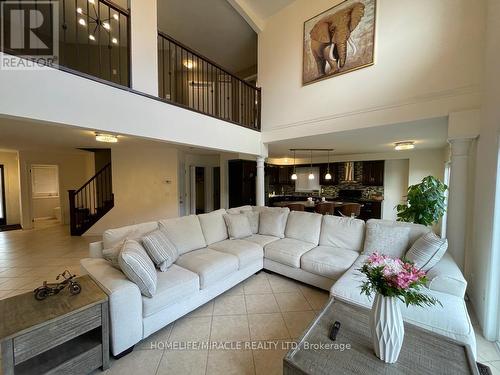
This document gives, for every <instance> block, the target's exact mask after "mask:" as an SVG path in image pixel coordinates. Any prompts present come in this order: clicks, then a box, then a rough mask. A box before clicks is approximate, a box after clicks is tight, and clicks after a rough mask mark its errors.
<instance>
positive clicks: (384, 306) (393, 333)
mask: <svg viewBox="0 0 500 375" xmlns="http://www.w3.org/2000/svg"><path fill="white" fill-rule="evenodd" d="M370 328H371V331H372V340H373V348H374V350H375V354H376V356H377V357H378V358H380V359H381V360H382V361H384V362H386V363H394V362H396V361H397V360H398V357H399V352H400V351H401V346H402V345H403V338H404V335H405V329H404V325H403V317H402V315H401V310H400V307H399V303H398V299H397V298H396V297H384V296H382V295H380V294H378V293H377V295H376V296H375V301H373V306H372V311H371V314H370Z"/></svg>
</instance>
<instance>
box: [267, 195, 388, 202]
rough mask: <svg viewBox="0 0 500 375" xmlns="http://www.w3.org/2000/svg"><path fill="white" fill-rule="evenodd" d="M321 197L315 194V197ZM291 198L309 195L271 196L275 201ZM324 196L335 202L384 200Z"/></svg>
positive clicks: (300, 198)
mask: <svg viewBox="0 0 500 375" xmlns="http://www.w3.org/2000/svg"><path fill="white" fill-rule="evenodd" d="M321 197H323V196H321ZM321 197H319V196H318V197H317V196H314V198H315V199H317V198H321ZM290 198H296V199H297V200H303V201H305V200H307V196H301V195H274V196H271V197H269V199H272V200H273V201H275V202H276V201H280V200H283V201H287V200H288V199H290ZM324 198H325V199H326V200H327V201H333V202H375V203H378V202H383V199H382V200H380V199H370V198H358V199H342V198H340V197H329V196H324Z"/></svg>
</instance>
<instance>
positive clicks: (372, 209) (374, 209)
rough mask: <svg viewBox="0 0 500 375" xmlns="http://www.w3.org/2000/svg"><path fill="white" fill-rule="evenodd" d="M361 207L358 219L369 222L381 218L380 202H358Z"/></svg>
mask: <svg viewBox="0 0 500 375" xmlns="http://www.w3.org/2000/svg"><path fill="white" fill-rule="evenodd" d="M359 203H361V204H362V205H363V207H361V213H360V215H359V217H358V219H361V220H365V221H366V220H370V219H381V218H382V202H366V201H364V202H359Z"/></svg>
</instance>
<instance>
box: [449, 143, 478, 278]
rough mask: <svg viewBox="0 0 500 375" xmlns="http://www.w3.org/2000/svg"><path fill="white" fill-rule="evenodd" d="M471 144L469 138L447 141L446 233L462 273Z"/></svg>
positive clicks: (450, 248)
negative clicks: (448, 159)
mask: <svg viewBox="0 0 500 375" xmlns="http://www.w3.org/2000/svg"><path fill="white" fill-rule="evenodd" d="M471 142H472V139H471V138H465V139H452V140H449V143H450V146H451V165H450V186H449V197H448V219H447V228H446V233H447V237H448V243H449V250H450V251H451V254H452V255H453V258H454V259H455V261H456V262H457V264H458V266H459V267H460V269H461V270H462V271H463V270H464V263H465V241H466V233H467V203H468V197H469V194H468V184H469V180H468V177H469V149H470V145H471Z"/></svg>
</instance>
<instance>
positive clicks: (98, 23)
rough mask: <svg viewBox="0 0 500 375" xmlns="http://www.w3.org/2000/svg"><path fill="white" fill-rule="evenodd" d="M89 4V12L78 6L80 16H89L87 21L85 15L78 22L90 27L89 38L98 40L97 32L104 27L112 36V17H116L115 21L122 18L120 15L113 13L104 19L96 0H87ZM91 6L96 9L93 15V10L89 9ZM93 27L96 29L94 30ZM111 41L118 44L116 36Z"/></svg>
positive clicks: (77, 10)
mask: <svg viewBox="0 0 500 375" xmlns="http://www.w3.org/2000/svg"><path fill="white" fill-rule="evenodd" d="M87 1H88V5H87V12H85V11H84V10H83V9H82V8H81V7H78V8H76V13H77V14H79V15H80V16H84V17H86V18H87V21H85V18H84V17H80V18H79V19H78V24H79V25H80V26H82V27H87V26H88V28H89V39H90V40H91V41H93V42H95V41H96V37H95V35H96V32H98V31H100V28H101V27H102V28H103V29H104V31H106V32H107V33H108V34H109V35H110V37H111V24H110V21H111V19H114V20H115V21H119V20H120V16H119V14H118V13H116V12H115V13H113V15H111V16H110V18H106V19H103V18H101V17H99V12H98V11H97V9H96V4H95V3H96V0H87ZM90 6H92V9H93V10H94V15H95V16H92V14H91V13H92V12H91V11H90V10H89V9H90ZM92 28H93V29H94V30H93V31H92V32H91V30H92ZM111 43H113V44H118V39H117V38H115V37H112V38H111Z"/></svg>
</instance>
